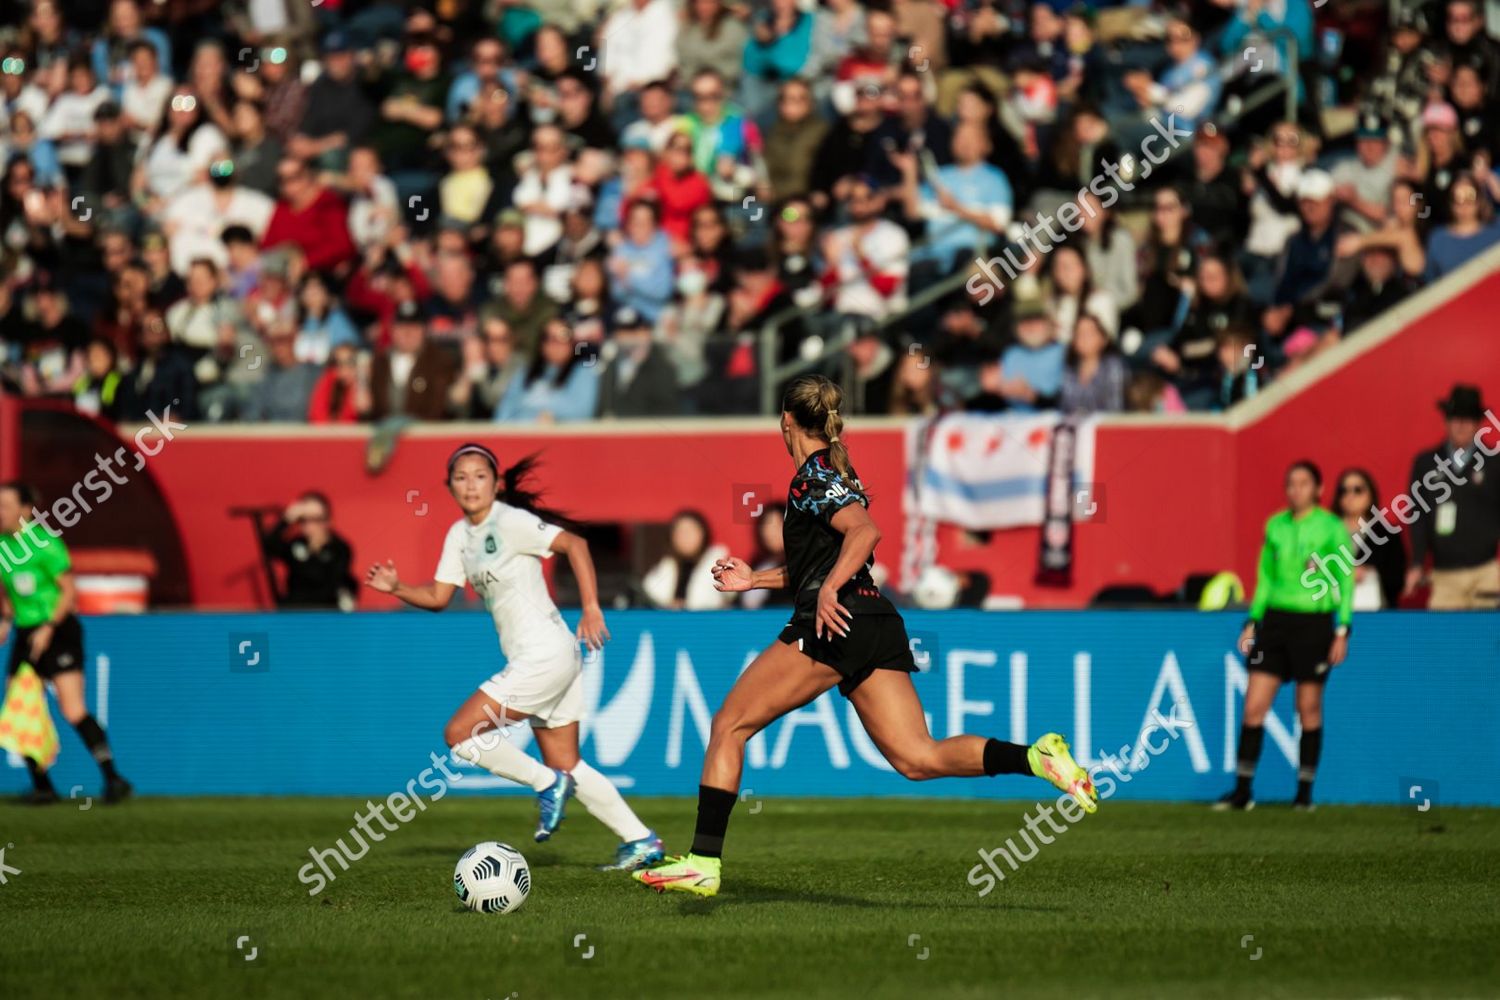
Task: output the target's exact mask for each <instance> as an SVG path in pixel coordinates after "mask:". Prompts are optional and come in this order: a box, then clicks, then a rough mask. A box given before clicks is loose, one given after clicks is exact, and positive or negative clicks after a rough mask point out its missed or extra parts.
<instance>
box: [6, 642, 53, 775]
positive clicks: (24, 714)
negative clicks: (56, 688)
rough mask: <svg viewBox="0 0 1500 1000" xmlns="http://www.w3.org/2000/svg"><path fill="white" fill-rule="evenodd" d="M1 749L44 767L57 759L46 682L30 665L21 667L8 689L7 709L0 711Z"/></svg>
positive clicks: (25, 664)
mask: <svg viewBox="0 0 1500 1000" xmlns="http://www.w3.org/2000/svg"><path fill="white" fill-rule="evenodd" d="M0 749H4V750H14V751H15V752H16V753H18V754H20V755H21V756H23V757H30V758H31V759H32V760H34V761H36V762H37V763H38V764H40V765H41V766H42V767H44V768H46V767H51V766H52V762H53V761H54V760H56V759H57V727H56V726H54V725H53V724H52V713H51V712H49V711H47V694H46V692H45V691H43V690H42V679H41V678H40V677H38V676H37V675H36V671H35V670H33V669H31V664H29V663H23V664H21V669H20V670H17V671H16V675H15V676H14V677H12V678H11V681H10V687H9V688H7V689H6V692H5V707H4V708H3V709H0Z"/></svg>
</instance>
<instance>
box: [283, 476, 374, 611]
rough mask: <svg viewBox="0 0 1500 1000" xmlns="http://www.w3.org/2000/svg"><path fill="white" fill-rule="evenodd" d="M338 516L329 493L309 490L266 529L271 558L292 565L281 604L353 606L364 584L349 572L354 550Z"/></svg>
mask: <svg viewBox="0 0 1500 1000" xmlns="http://www.w3.org/2000/svg"><path fill="white" fill-rule="evenodd" d="M332 517H333V509H332V507H331V506H330V505H329V503H328V498H327V497H325V496H324V495H323V494H321V493H318V492H316V491H313V490H309V491H308V492H306V493H303V494H302V495H301V496H300V497H298V498H297V499H296V500H293V501H292V502H291V503H290V504H288V505H287V508H286V511H285V512H284V513H283V514H282V515H281V519H280V520H279V521H277V522H276V524H275V525H274V526H272V528H271V529H270V530H269V531H266V532H263V533H262V534H261V548H262V550H263V551H264V553H265V555H266V558H267V560H268V561H275V562H280V563H283V564H285V566H286V584H285V587H284V588H282V590H281V591H280V592H279V593H278V594H277V595H276V603H277V606H278V607H282V608H339V609H341V610H344V611H349V610H352V609H353V607H354V592H355V589H356V588H357V586H358V584H357V583H356V582H355V580H354V577H353V576H352V575H350V573H349V564H350V560H351V559H352V557H353V552H352V550H351V549H350V548H349V543H348V542H346V541H345V540H344V539H343V538H342V537H340V536H339V535H338V534H337V533H335V532H334V530H333V528H332V526H331V525H332Z"/></svg>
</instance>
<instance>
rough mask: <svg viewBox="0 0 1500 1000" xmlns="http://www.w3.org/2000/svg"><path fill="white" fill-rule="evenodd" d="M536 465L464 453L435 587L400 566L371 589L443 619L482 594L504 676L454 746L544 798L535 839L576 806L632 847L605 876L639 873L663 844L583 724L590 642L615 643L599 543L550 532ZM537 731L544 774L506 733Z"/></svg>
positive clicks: (478, 451) (371, 578)
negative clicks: (407, 575)
mask: <svg viewBox="0 0 1500 1000" xmlns="http://www.w3.org/2000/svg"><path fill="white" fill-rule="evenodd" d="M532 464H533V459H531V458H527V459H523V460H521V461H520V462H517V463H516V464H515V465H513V466H511V467H510V468H508V469H506V470H505V472H504V473H503V475H502V474H501V473H500V463H499V462H498V461H497V460H496V458H495V454H494V452H492V451H490V450H489V449H488V448H486V447H484V446H483V445H479V444H465V445H461V446H460V447H459V448H458V450H457V451H455V452H454V453H453V454H452V456H450V457H449V459H448V492H449V493H451V494H452V495H453V499H454V500H455V501H457V503H458V506H459V509H461V510H462V511H463V513H464V516H463V517H461V518H459V519H458V520H457V521H455V522H454V524H453V527H451V528H449V529H448V536H447V538H446V539H444V541H443V554H442V557H441V558H440V559H439V560H438V567H437V572H436V573H435V574H434V576H435V579H434V580H433V581H432V582H431V583H426V584H422V585H420V586H414V585H412V584H408V583H403V582H401V580H400V579H399V578H398V577H397V575H396V566H395V564H394V563H392V562H390V561H389V560H387V561H386V563H385V564H384V565H381V564H379V563H377V564H375V565H374V566H371V567H370V571H369V573H368V574H366V576H365V583H366V584H368V585H369V586H370V587H373V588H374V589H375V590H378V591H380V592H382V593H386V594H391V595H393V596H395V597H398V598H400V599H401V600H403V601H405V602H406V603H407V604H410V605H412V606H413V607H418V608H426V609H427V610H429V611H441V610H443V609H444V608H446V607H447V606H448V602H449V601H450V600H452V598H453V594H454V592H455V591H457V590H459V589H461V588H462V587H463V585H464V584H465V583H469V584H471V585H472V586H473V587H474V590H475V592H476V593H478V594H479V596H480V597H482V598H483V599H484V603H485V607H487V608H488V609H489V611H490V614H492V615H493V616H494V618H495V629H496V631H497V632H499V635H500V649H501V650H502V651H503V652H504V653H505V660H506V663H505V669H504V670H502V671H500V672H499V673H498V674H496V675H495V676H493V677H491V678H490V679H489V680H487V681H485V682H484V683H483V684H481V685H479V690H477V691H475V692H474V693H473V694H472V695H470V696H469V698H468V700H467V701H465V702H464V703H463V704H462V705H461V706H459V709H458V711H457V712H455V713H454V714H453V718H451V719H449V720H448V726H447V728H446V729H445V730H444V738H445V739H446V740H447V742H448V746H450V747H451V748H452V749H453V752H454V754H456V755H457V756H459V757H461V758H463V759H464V760H467V761H469V762H471V763H473V764H475V765H477V766H479V767H483V768H485V769H487V770H489V771H491V772H493V773H495V774H498V775H500V776H501V777H503V778H509V779H510V780H512V781H516V782H519V783H521V784H524V785H530V786H531V787H532V788H533V789H534V790H535V791H536V793H537V804H538V809H539V816H538V820H537V828H536V839H537V840H538V841H542V840H546V839H548V838H549V837H551V836H552V833H553V831H555V830H556V829H557V826H558V824H559V823H561V822H562V819H563V805H564V803H566V802H567V800H568V798H569V796H573V795H576V796H577V798H578V800H579V801H580V802H582V803H583V805H584V808H585V809H587V810H588V811H589V812H590V813H591V814H592V815H593V816H594V818H596V819H598V820H599V821H600V822H601V823H603V824H604V825H605V826H607V827H609V828H610V829H611V830H613V831H614V832H615V834H616V835H617V836H619V838H620V840H621V841H622V843H621V844H620V846H619V848H618V849H617V850H616V852H615V861H614V863H613V864H610V865H604V866H602V869H615V870H620V871H633V870H635V869H637V868H641V867H643V866H645V865H650V864H655V863H656V862H658V861H660V860H661V859H662V843H661V839H660V838H659V837H657V836H656V834H655V833H654V832H653V831H651V830H650V829H648V828H647V827H646V825H645V824H644V823H642V822H641V821H640V819H638V818H637V817H636V815H635V813H634V812H633V811H632V810H631V808H630V806H628V805H626V804H625V800H624V799H623V798H622V797H621V796H620V793H619V791H618V790H617V789H616V788H615V786H614V785H613V784H611V783H610V781H609V779H608V778H606V777H604V775H602V774H600V773H599V772H598V771H596V770H594V769H593V768H592V767H590V766H589V765H588V764H587V763H586V762H584V761H583V760H582V759H581V758H580V757H579V756H578V722H579V719H580V718H581V716H582V715H583V707H584V706H583V669H582V661H581V658H580V655H579V651H578V643H579V640H582V641H583V642H584V643H586V644H587V645H588V647H589V648H590V649H599V648H601V647H602V646H603V644H604V641H605V640H606V639H608V638H609V630H608V629H606V628H605V626H604V614H603V612H602V611H600V610H599V592H598V585H597V583H596V580H595V576H594V562H593V559H591V558H590V557H589V550H588V543H587V542H585V541H584V540H583V538H582V537H580V536H579V535H576V534H574V533H573V532H571V531H565V530H563V528H561V527H559V526H558V525H556V524H552V523H549V520H552V519H555V518H556V517H557V516H558V515H556V514H555V513H554V512H552V511H549V510H547V509H546V508H544V507H541V506H540V505H539V504H538V496H537V494H536V493H534V492H532V491H530V490H528V489H527V488H526V485H525V484H526V480H527V478H528V476H529V474H530V472H531V468H532ZM554 552H558V553H562V554H564V555H566V556H567V557H568V561H569V562H570V563H571V564H572V567H573V574H574V576H576V577H577V579H578V589H579V594H580V597H581V599H582V604H583V617H582V618H581V619H580V620H579V623H578V632H577V635H576V636H575V635H574V633H572V632H570V631H569V630H568V626H567V625H566V624H565V623H564V622H563V618H562V615H561V613H559V612H558V610H557V606H556V605H555V604H553V603H552V598H551V596H550V595H549V594H548V593H547V583H546V580H545V579H543V577H542V562H541V561H542V560H543V559H546V558H547V557H549V556H550V555H552V553H554ZM524 721H529V722H530V723H531V727H532V732H533V734H534V735H535V736H536V742H537V746H538V747H540V748H541V751H542V760H543V761H545V765H544V764H543V763H540V762H538V761H537V760H535V759H534V758H532V757H531V756H529V755H528V754H526V753H525V752H524V751H522V750H520V749H519V748H517V747H515V746H513V745H512V744H511V743H510V741H509V740H507V739H505V738H504V733H503V732H502V730H503V729H504V727H505V726H508V725H510V724H512V723H516V722H524Z"/></svg>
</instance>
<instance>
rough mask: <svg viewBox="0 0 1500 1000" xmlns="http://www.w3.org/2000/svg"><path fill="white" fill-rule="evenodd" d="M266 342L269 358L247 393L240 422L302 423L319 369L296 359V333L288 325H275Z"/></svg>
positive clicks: (305, 420) (305, 418)
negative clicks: (258, 379) (257, 381)
mask: <svg viewBox="0 0 1500 1000" xmlns="http://www.w3.org/2000/svg"><path fill="white" fill-rule="evenodd" d="M266 339H267V347H268V348H269V354H270V357H269V358H267V359H266V360H267V363H266V370H265V376H264V377H263V378H262V379H261V380H260V382H259V383H257V384H256V386H255V388H254V389H252V390H251V392H250V398H249V399H248V400H246V402H245V409H244V412H243V413H242V414H241V419H243V420H265V421H273V422H276V423H299V424H300V423H306V422H307V412H308V403H309V402H310V401H311V399H312V393H313V387H314V386H316V385H317V383H318V379H319V377H320V376H321V375H322V369H321V368H319V367H318V366H317V365H315V364H312V363H311V362H307V361H299V360H298V359H297V332H296V329H295V328H294V327H293V326H292V325H291V324H289V323H282V324H279V325H278V326H277V327H276V328H275V329H273V330H272V331H271V335H270V336H269V337H268V338H266Z"/></svg>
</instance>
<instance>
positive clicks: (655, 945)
mask: <svg viewBox="0 0 1500 1000" xmlns="http://www.w3.org/2000/svg"><path fill="white" fill-rule="evenodd" d="M635 804H636V806H637V807H638V809H639V811H640V813H641V815H642V816H643V817H644V818H645V819H646V820H647V821H648V822H650V823H653V824H655V825H656V826H657V827H658V828H659V829H660V830H661V831H662V832H663V833H664V834H665V835H666V836H667V837H668V848H669V850H674V851H680V850H682V849H683V848H685V847H686V846H687V845H686V841H687V839H688V837H689V835H690V830H691V826H692V816H693V803H692V802H691V801H689V800H686V799H640V800H636V802H635ZM757 805H758V806H759V811H755V812H752V811H751V810H752V809H755V807H756V806H757ZM361 806H362V803H359V802H355V801H353V800H342V799H337V800H335V799H300V800H299V799H238V800H229V799H213V800H172V799H156V800H152V799H146V800H139V801H133V802H130V803H128V804H126V805H124V806H121V807H118V808H114V809H107V808H104V807H102V806H98V805H96V806H94V807H93V808H90V809H87V810H82V809H79V808H77V806H76V805H75V804H68V803H64V804H63V805H59V806H53V807H50V808H46V809H35V808H25V807H21V806H12V805H0V847H4V848H6V850H5V854H4V864H5V866H6V867H5V868H4V869H0V873H3V874H4V875H5V876H6V879H5V884H4V885H0V997H5V998H7V1000H18V998H21V997H48V998H51V997H58V996H75V997H152V998H156V997H176V996H190V997H214V998H218V1000H222V998H225V997H230V998H241V997H244V998H254V997H318V998H328V997H360V998H372V997H420V998H444V1000H446V998H473V1000H480V998H486V997H489V998H495V1000H500V998H509V1000H533V998H542V997H548V998H550V997H650V998H660V997H693V998H697V997H715V996H721V997H751V996H770V997H786V998H793V997H796V998H804V997H859V998H861V1000H869V998H875V997H899V998H902V1000H912V998H915V997H921V998H925V997H960V998H962V997H973V998H980V997H983V998H996V997H1025V996H1038V997H1049V998H1057V997H1064V998H1068V1000H1074V998H1080V997H1116V996H1120V997H1241V996H1243V997H1391V996H1401V997H1455V996H1465V997H1472V996H1500V983H1497V980H1496V970H1497V969H1500V963H1497V960H1496V958H1495V940H1496V938H1497V935H1500V811H1497V810H1485V809H1455V808H1448V807H1444V808H1443V809H1442V810H1441V813H1440V815H1437V816H1434V815H1433V814H1430V813H1429V814H1425V815H1422V814H1418V813H1416V812H1414V811H1409V810H1400V809H1396V808H1353V807H1342V808H1341V807H1337V806H1327V807H1324V808H1322V809H1321V810H1319V811H1318V812H1316V813H1313V814H1311V815H1303V814H1295V813H1292V812H1291V811H1289V810H1288V809H1286V808H1285V807H1282V808H1275V807H1269V806H1263V807H1262V808H1260V809H1258V810H1256V811H1255V812H1252V813H1249V814H1247V815H1227V814H1222V813H1212V812H1210V811H1208V810H1207V809H1205V808H1203V807H1201V806H1188V805H1149V804H1128V803H1116V802H1106V803H1105V804H1104V806H1103V807H1102V809H1101V811H1100V812H1099V813H1098V814H1097V815H1096V816H1093V817H1090V818H1088V819H1086V820H1085V821H1083V822H1082V823H1080V824H1078V825H1077V826H1076V827H1074V828H1072V829H1070V830H1069V831H1068V832H1067V833H1066V834H1065V835H1062V836H1060V837H1058V838H1057V839H1056V842H1055V843H1053V844H1051V845H1048V846H1045V847H1043V848H1042V849H1041V852H1040V854H1039V856H1038V857H1036V858H1035V859H1034V860H1032V861H1031V862H1029V863H1027V864H1024V865H1022V866H1021V868H1020V870H1019V871H1017V872H1014V873H1012V874H1010V875H1009V876H1008V878H1007V879H1006V880H1005V881H1004V882H1003V883H1002V884H1001V885H999V886H998V887H997V888H996V889H995V890H994V891H993V892H991V893H990V894H989V895H987V896H985V897H984V898H980V897H979V896H978V894H977V890H976V888H975V887H974V886H971V885H969V884H968V882H967V881H966V877H967V872H968V871H969V869H970V868H971V867H972V866H973V865H974V864H976V863H977V857H976V851H977V850H978V849H980V848H991V847H996V846H999V845H1001V844H1002V843H1004V840H1005V838H1006V837H1007V836H1013V835H1014V834H1015V832H1016V830H1017V829H1018V827H1019V826H1020V825H1021V823H1022V814H1023V811H1024V810H1025V809H1026V808H1028V807H1029V806H1030V803H1023V802H973V801H950V800H921V799H905V800H899V799H891V800H882V801H872V800H827V799H821V800H806V799H801V800H796V799H765V800H762V801H760V802H758V803H756V802H751V803H742V804H741V805H739V806H738V807H737V808H736V810H735V816H734V819H733V822H732V823H731V825H730V830H729V841H728V850H729V858H728V861H727V863H726V867H725V875H726V883H725V888H724V890H723V891H722V892H721V893H720V895H719V896H718V897H717V898H715V899H711V900H699V899H695V898H692V897H686V896H678V895H668V896H658V895H656V894H654V893H652V892H650V891H649V890H647V889H645V888H643V887H642V886H639V885H637V884H636V883H634V882H633V881H631V880H630V879H629V878H628V877H627V876H625V875H623V874H620V873H598V872H595V871H594V870H593V868H592V865H593V864H594V863H596V862H599V861H601V860H603V859H605V858H606V857H607V856H608V855H609V854H610V853H611V850H612V848H613V838H612V837H611V836H610V835H609V834H608V832H607V831H605V830H604V829H603V828H602V827H600V826H599V825H598V824H597V823H595V822H594V821H593V820H591V819H590V818H589V817H588V816H587V814H586V813H584V811H583V810H582V809H581V808H580V807H579V806H578V805H577V804H576V803H574V804H572V805H570V807H569V812H570V813H571V815H570V818H569V819H568V821H567V822H566V823H565V824H564V825H563V828H562V830H561V831H560V832H559V834H558V836H557V837H556V838H555V839H554V840H553V841H552V842H551V843H549V844H540V845H539V844H533V843H531V840H530V829H531V821H532V817H533V806H532V805H531V803H530V802H529V801H526V800H522V799H520V798H516V797H514V796H506V797H496V798H488V799H481V798H466V799H461V800H455V799H448V800H446V801H443V802H440V803H435V804H434V805H433V806H432V808H431V809H429V810H428V812H426V813H423V814H419V815H418V816H417V817H416V818H414V819H413V820H412V821H411V822H410V823H408V824H406V825H405V826H403V827H402V828H401V829H400V830H399V831H398V832H395V833H390V834H388V835H387V836H386V839H385V840H384V841H383V842H381V843H377V844H374V845H373V846H372V847H371V849H370V852H369V854H368V855H367V856H366V857H365V858H364V859H363V860H361V861H359V862H357V863H356V864H355V865H354V866H353V867H352V868H351V869H350V871H348V872H347V873H344V874H340V875H339V876H338V878H337V880H336V881H335V882H333V883H332V884H330V885H329V886H328V888H327V889H325V890H324V891H323V893H322V894H321V895H319V896H317V897H316V898H309V896H308V895H307V888H308V887H307V886H305V885H303V884H301V883H299V882H298V880H297V875H296V873H297V870H298V869H299V868H300V867H301V866H302V865H303V864H304V863H305V862H306V861H307V860H308V856H307V851H308V848H309V847H312V846H318V847H328V846H331V845H332V843H333V841H334V839H335V838H337V837H339V836H344V835H345V833H346V831H347V829H348V827H349V825H350V823H351V822H352V816H353V814H354V811H355V810H356V808H359V807H361ZM490 839H495V840H501V841H505V842H508V843H511V844H514V845H516V846H517V847H519V848H520V849H521V851H522V852H523V853H524V854H525V855H526V857H527V858H528V860H529V861H530V863H531V870H532V878H533V886H532V891H531V898H530V899H529V900H528V901H527V902H526V904H525V906H523V907H522V908H521V909H520V910H519V911H518V912H516V913H514V914H511V915H508V916H486V915H481V914H477V913H470V912H467V911H465V910H463V909H462V908H461V907H460V905H459V903H458V901H457V899H456V898H455V896H454V895H453V889H452V885H451V880H452V872H453V865H454V862H455V861H456V860H457V859H458V856H459V854H461V853H462V852H463V851H464V850H465V849H466V848H468V847H469V846H470V845H472V844H474V843H476V842H478V841H482V840H490ZM1002 863H1003V862H1002ZM17 869H19V871H17ZM578 935H586V937H585V938H582V939H579V938H578ZM241 938H247V939H248V940H247V941H246V942H244V944H243V946H242V947H241V948H240V949H239V950H236V942H238V941H240V939H241ZM575 939H577V940H580V941H581V943H580V945H579V946H578V947H576V948H575V947H574V941H575ZM252 949H253V950H254V954H255V959H254V960H253V961H246V960H245V959H246V955H247V954H248V953H249V952H250V951H251V950H252ZM589 949H592V952H591V954H589V957H584V956H585V954H588V953H589Z"/></svg>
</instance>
